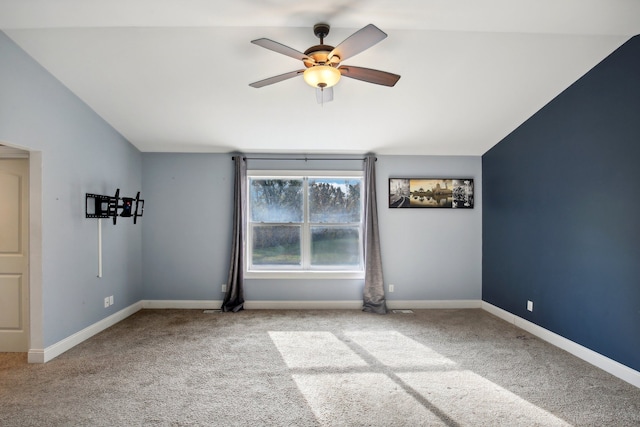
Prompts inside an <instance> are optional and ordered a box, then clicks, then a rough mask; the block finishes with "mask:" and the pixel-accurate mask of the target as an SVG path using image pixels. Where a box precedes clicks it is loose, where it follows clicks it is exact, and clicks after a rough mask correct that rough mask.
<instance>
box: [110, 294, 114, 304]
mask: <svg viewBox="0 0 640 427" xmlns="http://www.w3.org/2000/svg"><path fill="white" fill-rule="evenodd" d="M109 305H113V295H111V296H110V297H109Z"/></svg>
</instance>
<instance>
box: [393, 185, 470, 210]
mask: <svg viewBox="0 0 640 427" xmlns="http://www.w3.org/2000/svg"><path fill="white" fill-rule="evenodd" d="M389 207H390V208H449V209H473V179H471V178H464V179H451V178H444V179H443V178H389Z"/></svg>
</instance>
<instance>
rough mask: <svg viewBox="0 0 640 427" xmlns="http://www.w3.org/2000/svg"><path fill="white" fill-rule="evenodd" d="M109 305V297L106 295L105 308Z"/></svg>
mask: <svg viewBox="0 0 640 427" xmlns="http://www.w3.org/2000/svg"><path fill="white" fill-rule="evenodd" d="M107 307H109V297H104V308H107Z"/></svg>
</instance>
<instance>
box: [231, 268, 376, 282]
mask: <svg viewBox="0 0 640 427" xmlns="http://www.w3.org/2000/svg"><path fill="white" fill-rule="evenodd" d="M244 277H245V279H309V280H312V279H320V280H324V279H331V280H332V279H343V280H363V279H364V272H363V271H291V270H288V271H283V270H273V271H247V272H245V274H244Z"/></svg>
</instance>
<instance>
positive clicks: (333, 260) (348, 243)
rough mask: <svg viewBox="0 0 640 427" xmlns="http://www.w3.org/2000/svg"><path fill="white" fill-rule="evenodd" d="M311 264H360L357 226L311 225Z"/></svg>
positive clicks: (356, 265)
mask: <svg viewBox="0 0 640 427" xmlns="http://www.w3.org/2000/svg"><path fill="white" fill-rule="evenodd" d="M311 264H312V265H341V266H353V267H358V266H359V265H360V231H359V230H358V228H357V227H311Z"/></svg>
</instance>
